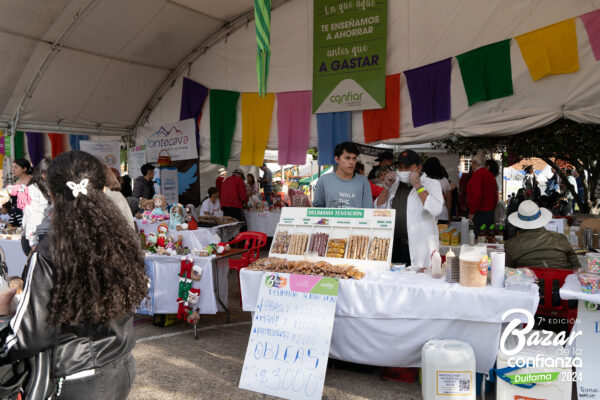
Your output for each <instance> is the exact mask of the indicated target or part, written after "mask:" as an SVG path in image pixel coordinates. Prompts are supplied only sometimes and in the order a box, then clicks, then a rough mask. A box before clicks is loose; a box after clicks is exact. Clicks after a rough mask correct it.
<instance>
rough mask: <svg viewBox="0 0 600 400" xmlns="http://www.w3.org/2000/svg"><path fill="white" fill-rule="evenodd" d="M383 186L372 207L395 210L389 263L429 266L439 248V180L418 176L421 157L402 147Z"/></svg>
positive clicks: (440, 198)
mask: <svg viewBox="0 0 600 400" xmlns="http://www.w3.org/2000/svg"><path fill="white" fill-rule="evenodd" d="M383 185H384V188H383V190H382V191H381V194H380V195H379V197H378V198H377V201H376V206H377V207H378V208H394V209H395V210H396V223H395V226H394V247H393V253H392V262H393V263H406V264H407V265H408V264H410V265H414V266H417V267H426V268H429V267H430V265H431V253H432V252H433V251H434V250H437V249H438V247H439V234H438V229H437V216H438V215H439V214H440V213H441V212H442V206H443V205H444V198H443V196H442V188H441V187H440V184H439V182H438V181H437V180H435V179H431V178H428V177H427V175H426V174H423V175H421V158H420V157H419V155H418V154H417V153H415V152H414V151H412V150H405V151H403V152H402V153H400V157H399V158H398V171H396V172H390V173H388V174H387V176H386V177H385V178H384V180H383Z"/></svg>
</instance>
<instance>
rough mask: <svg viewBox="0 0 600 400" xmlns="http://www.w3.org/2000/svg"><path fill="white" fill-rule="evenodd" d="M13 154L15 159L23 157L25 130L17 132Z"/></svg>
mask: <svg viewBox="0 0 600 400" xmlns="http://www.w3.org/2000/svg"><path fill="white" fill-rule="evenodd" d="M13 156H14V157H15V159H17V158H23V132H21V131H16V132H15V138H14V145H13Z"/></svg>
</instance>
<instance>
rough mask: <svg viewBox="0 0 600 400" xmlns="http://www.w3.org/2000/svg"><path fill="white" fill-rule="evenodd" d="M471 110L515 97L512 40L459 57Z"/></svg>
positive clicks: (457, 57)
mask: <svg viewBox="0 0 600 400" xmlns="http://www.w3.org/2000/svg"><path fill="white" fill-rule="evenodd" d="M456 59H457V60H458V65H459V66H460V74H461V75H462V78H463V84H464V86H465V91H466V92H467V99H468V100H469V106H472V105H473V104H475V103H477V102H478V101H486V100H493V99H499V98H501V97H506V96H510V95H512V94H513V85H512V72H511V64H510V39H506V40H503V41H501V42H497V43H492V44H489V45H487V46H483V47H479V48H477V49H475V50H471V51H468V52H466V53H463V54H461V55H458V56H456Z"/></svg>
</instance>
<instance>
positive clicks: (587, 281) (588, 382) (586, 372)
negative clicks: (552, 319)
mask: <svg viewBox="0 0 600 400" xmlns="http://www.w3.org/2000/svg"><path fill="white" fill-rule="evenodd" d="M588 257H589V256H588ZM593 262H594V261H593V260H592V261H590V260H588V263H590V264H588V268H589V269H592V270H594V271H598V265H592V264H593ZM599 284H600V275H599V274H597V273H591V274H590V273H580V274H579V275H578V274H571V275H568V276H567V277H566V279H565V282H564V284H563V286H562V287H561V288H560V297H561V299H563V300H578V304H577V320H576V321H575V324H574V325H573V329H572V330H573V331H575V332H576V334H579V336H578V337H577V339H576V340H575V343H574V346H573V348H572V349H570V350H571V352H572V354H569V356H571V357H579V358H580V359H581V360H580V361H581V368H577V370H576V371H577V372H576V375H575V377H576V380H577V393H578V395H579V398H580V399H582V398H598V397H597V396H598V394H599V393H600V381H599V380H598V379H597V378H598V377H599V376H600V358H599V357H598V338H599V336H598V335H599V334H600V333H599V332H600V291H599V287H598V285H599ZM573 334H574V333H573V332H571V335H573ZM579 373H581V374H579ZM591 393H595V394H596V397H594V396H593V395H592V397H589V396H590V394H591Z"/></svg>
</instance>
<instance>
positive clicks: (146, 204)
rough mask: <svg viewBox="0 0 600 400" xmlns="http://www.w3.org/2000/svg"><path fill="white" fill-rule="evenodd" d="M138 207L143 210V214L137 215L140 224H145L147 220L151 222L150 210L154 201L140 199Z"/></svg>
mask: <svg viewBox="0 0 600 400" xmlns="http://www.w3.org/2000/svg"><path fill="white" fill-rule="evenodd" d="M139 207H140V208H141V209H142V210H144V212H143V214H141V215H140V217H139V218H141V219H142V224H146V223H148V222H150V223H153V222H154V221H153V220H152V210H153V209H154V201H153V200H152V199H142V200H140V205H139ZM136 217H137V215H136Z"/></svg>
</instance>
